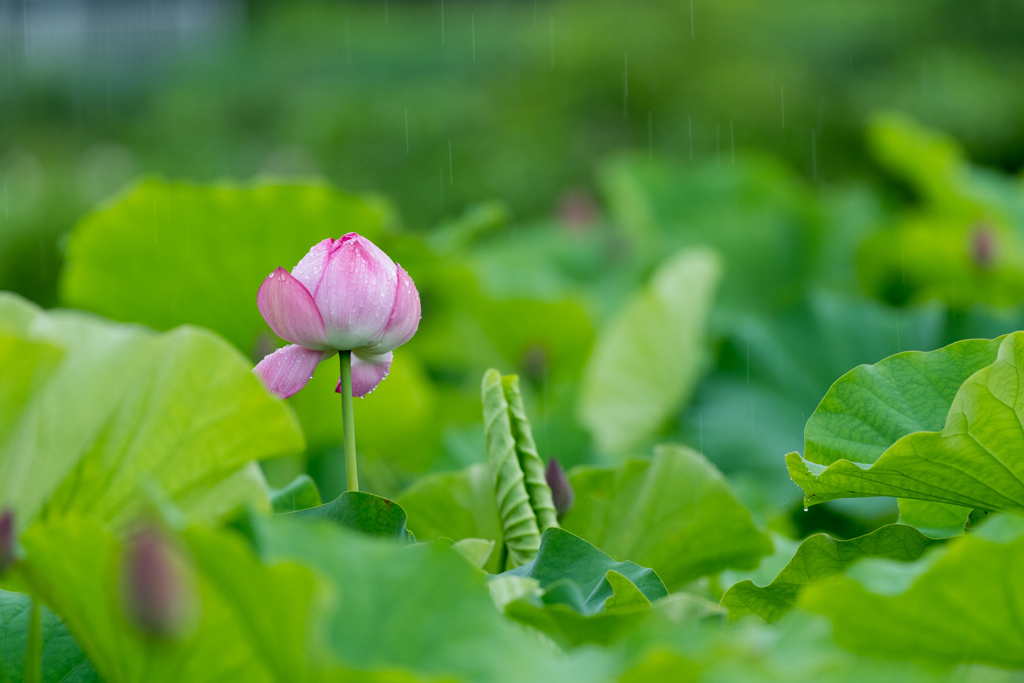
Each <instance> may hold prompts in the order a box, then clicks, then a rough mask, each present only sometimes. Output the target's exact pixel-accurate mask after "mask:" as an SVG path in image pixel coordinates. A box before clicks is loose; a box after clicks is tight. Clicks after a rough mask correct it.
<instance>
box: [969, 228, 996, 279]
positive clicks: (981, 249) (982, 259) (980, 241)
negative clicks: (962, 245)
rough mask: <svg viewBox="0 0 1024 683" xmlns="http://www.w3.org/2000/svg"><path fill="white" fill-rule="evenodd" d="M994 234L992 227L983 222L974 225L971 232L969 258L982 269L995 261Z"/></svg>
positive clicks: (990, 265)
mask: <svg viewBox="0 0 1024 683" xmlns="http://www.w3.org/2000/svg"><path fill="white" fill-rule="evenodd" d="M995 251H996V236H995V233H994V232H993V231H992V228H991V227H990V226H988V225H986V224H984V223H981V224H980V225H977V226H975V228H974V231H973V232H972V233H971V260H972V261H973V262H974V265H975V266H977V267H978V268H981V269H982V270H987V269H989V268H991V267H992V264H993V263H994V262H995V257H996V254H995Z"/></svg>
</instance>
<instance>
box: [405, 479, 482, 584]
mask: <svg viewBox="0 0 1024 683" xmlns="http://www.w3.org/2000/svg"><path fill="white" fill-rule="evenodd" d="M398 501H399V503H401V505H402V507H403V508H405V511H406V512H407V513H408V515H409V523H408V524H409V529H410V530H411V531H413V532H414V533H415V534H416V538H418V539H419V540H421V541H428V540H436V539H441V538H447V539H450V540H453V541H461V540H462V539H465V538H480V539H487V540H490V541H494V543H495V544H496V547H497V546H500V544H501V539H502V533H501V517H500V516H499V514H498V503H497V501H496V500H495V498H494V484H493V483H492V481H491V473H490V471H489V470H488V469H487V466H486V465H482V464H478V465H470V466H469V467H467V468H465V469H462V470H458V471H456V472H442V473H439V474H428V475H427V476H425V477H423V478H422V479H420V480H419V481H417V482H416V483H415V484H413V485H412V486H410V487H409V488H408V489H406V490H405V491H404V492H403V493H402V494H401V495H399V496H398ZM500 554H501V553H500V552H493V553H491V556H490V558H489V559H488V560H487V563H486V564H484V569H486V570H487V571H489V572H492V573H495V572H498V571H500V569H499V568H498V563H499V561H500V557H499V555H500Z"/></svg>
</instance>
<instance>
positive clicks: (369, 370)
mask: <svg viewBox="0 0 1024 683" xmlns="http://www.w3.org/2000/svg"><path fill="white" fill-rule="evenodd" d="M256 305H257V306H258V307H259V309H260V313H262V314H263V319H264V320H266V321H267V324H268V325H270V329H272V330H273V331H274V332H275V333H276V334H277V335H278V336H279V337H281V338H283V339H286V340H288V341H290V342H291V344H290V345H288V346H285V347H284V348H281V349H278V350H277V351H275V352H274V353H272V354H270V355H269V356H267V357H266V358H264V359H263V360H262V361H260V363H259V365H257V366H256V369H255V370H254V372H255V373H256V374H257V375H259V377H260V379H262V380H263V383H264V384H265V385H266V386H267V388H268V389H270V391H272V392H273V393H274V394H276V395H277V396H280V397H281V398H286V397H288V396H291V395H292V394H294V393H296V392H297V391H299V390H300V389H302V387H304V386H306V383H307V382H308V381H309V380H310V377H311V376H312V374H313V370H314V369H315V368H316V366H317V364H318V363H319V362H320V361H322V360H326V359H328V358H330V357H331V356H333V355H334V354H336V353H337V352H338V351H349V350H351V351H352V395H353V396H360V397H361V396H366V394H368V393H370V392H371V391H373V390H374V389H376V388H377V385H378V384H380V381H381V380H382V379H384V378H385V377H387V375H388V370H390V369H391V356H392V354H391V352H392V351H393V350H394V349H396V348H398V347H399V346H401V345H402V344H404V343H405V342H407V341H409V340H410V339H412V336H413V335H414V334H416V328H417V327H419V324H420V295H419V292H417V291H416V285H414V284H413V281H412V279H411V278H410V277H409V275H408V274H407V273H406V272H405V270H403V269H402V267H401V266H398V265H395V263H394V261H392V260H391V259H390V258H388V255H387V254H385V253H384V252H383V251H381V250H380V249H379V248H378V247H377V246H376V245H375V244H374V243H373V242H371V241H370V240H368V239H366V238H365V237H360V236H359V235H357V234H356V233H354V232H350V233H348V234H347V235H344V236H343V237H341V238H340V239H337V240H330V239H326V240H324V241H323V242H320V243H319V244H317V245H316V246H314V247H313V248H312V249H310V250H309V253H308V254H306V255H305V256H304V257H303V259H302V260H301V261H299V263H298V265H297V266H295V268H294V269H293V270H292V272H291V273H289V272H288V271H286V270H285V269H284V268H278V269H277V270H275V271H274V272H273V273H271V274H270V275H269V276H268V277H267V279H266V280H264V281H263V284H262V285H260V291H259V293H258V294H257V295H256ZM336 391H338V392H339V393H340V392H341V382H340V381H339V383H338V388H337V389H336Z"/></svg>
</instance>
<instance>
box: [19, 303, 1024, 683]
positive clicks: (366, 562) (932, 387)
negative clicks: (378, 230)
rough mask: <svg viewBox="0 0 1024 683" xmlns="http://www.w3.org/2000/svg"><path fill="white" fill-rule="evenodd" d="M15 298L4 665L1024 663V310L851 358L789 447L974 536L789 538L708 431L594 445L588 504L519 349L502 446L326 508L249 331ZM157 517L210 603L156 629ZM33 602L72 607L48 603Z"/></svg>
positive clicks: (272, 669)
mask: <svg viewBox="0 0 1024 683" xmlns="http://www.w3.org/2000/svg"><path fill="white" fill-rule="evenodd" d="M0 307H2V312H3V316H0V320H3V321H4V326H3V328H2V333H3V334H2V337H0V339H2V343H0V352H2V354H3V356H4V359H5V367H10V368H13V367H17V368H18V370H17V372H15V373H6V374H5V379H4V384H3V387H4V392H3V400H4V405H5V408H6V409H5V412H4V416H5V418H4V421H3V422H2V423H0V426H2V431H0V437H2V440H0V467H2V468H3V470H2V471H3V473H4V482H5V485H8V482H12V483H13V484H15V485H14V486H12V488H5V491H4V500H5V502H6V503H7V504H8V505H9V506H10V507H11V508H12V509H13V510H14V515H15V520H16V521H17V524H18V525H19V528H20V529H21V530H23V531H22V533H20V534H18V536H19V537H20V540H19V547H18V549H17V559H16V561H15V564H14V567H13V570H12V571H10V572H9V573H8V574H7V575H6V576H5V577H4V579H3V580H4V588H5V590H2V591H0V614H2V615H3V620H2V622H0V629H2V636H3V642H4V643H5V649H4V650H3V653H2V655H0V672H2V675H3V677H4V680H11V681H16V680H22V679H23V677H26V676H29V673H28V672H29V669H30V662H32V661H33V660H32V657H33V656H38V657H41V666H40V668H39V672H38V676H39V678H37V679H36V680H42V681H57V680H65V681H67V680H73V681H82V682H87V681H99V680H103V681H108V682H110V683H114V682H116V681H134V680H140V679H145V680H157V681H159V680H169V681H170V680H182V679H183V678H184V679H187V680H197V681H207V680H209V681H232V680H239V681H241V680H246V681H251V680H257V681H317V680H361V681H362V680H374V681H377V680H379V681H418V680H431V679H436V678H437V677H441V678H446V679H450V680H465V681H479V680H493V681H504V680H508V681H514V680H515V681H518V680H525V679H529V678H535V679H539V680H557V679H560V678H561V679H566V678H568V679H582V678H586V679H587V680H595V681H612V680H622V681H631V680H647V679H649V678H650V677H652V676H653V677H655V678H657V679H668V678H673V679H677V678H680V677H683V678H684V679H686V680H696V679H702V680H703V679H705V678H708V679H716V678H720V677H723V676H724V677H727V678H729V680H748V679H749V680H774V679H776V678H778V679H779V680H783V679H787V678H790V677H791V676H792V675H794V672H796V673H799V674H802V675H814V676H828V677H835V676H836V675H837V674H838V673H839V672H841V673H842V675H843V676H845V677H846V679H848V680H863V679H864V678H865V677H879V676H881V677H887V678H894V677H896V676H900V677H910V678H911V680H921V681H930V680H965V681H968V680H998V677H999V676H1001V675H1002V674H1000V667H1007V668H1020V667H1024V659H1022V658H1021V652H1024V631H1021V630H1020V628H1019V616H1020V609H1021V607H1022V606H1021V605H1020V603H1019V595H1020V593H1021V590H1022V586H1020V585H1018V583H1019V579H1018V577H1017V575H1016V574H1015V573H1014V572H1013V571H1012V568H1013V567H1015V566H1017V565H1018V564H1019V563H1020V561H1021V557H1020V555H1021V553H1022V552H1024V522H1022V521H1021V520H1020V518H1019V517H1016V516H1007V515H996V516H994V517H992V518H991V519H985V520H983V516H984V515H983V513H986V514H987V513H989V512H997V511H1005V512H1009V513H1014V514H1016V513H1019V512H1020V510H1021V509H1024V495H1022V492H1021V490H1020V478H1021V475H1022V472H1021V467H1022V465H1021V461H1020V456H1019V454H1020V453H1021V452H1022V450H1024V449H1022V448H1021V446H1022V444H1021V443H1020V439H1021V437H1020V424H1021V422H1022V420H1024V416H1022V415H1020V413H1018V412H1015V411H1016V410H1017V408H1014V406H1017V405H1024V396H1022V393H1024V377H1021V375H1020V372H1021V371H1019V370H1018V368H1021V367H1024V333H1014V334H1011V335H1007V336H1005V337H1003V338H1000V339H996V340H992V341H973V340H972V341H966V342H958V343H955V344H953V345H951V346H948V347H945V348H943V349H940V350H938V351H933V352H928V353H922V352H907V353H901V354H897V355H895V356H892V357H890V358H887V359H884V360H883V361H881V362H879V363H878V364H876V365H873V366H861V367H859V368H857V369H855V370H853V371H851V372H850V373H848V374H847V375H846V376H844V377H843V378H842V379H841V380H840V381H838V382H837V383H836V384H835V385H834V386H833V388H832V389H831V390H830V391H829V393H828V394H827V395H826V397H825V399H824V400H823V401H822V404H821V406H820V407H819V409H818V410H817V411H816V412H815V414H814V415H813V416H812V417H811V419H810V420H809V421H808V425H807V430H806V434H807V445H806V449H805V456H806V457H807V458H808V459H813V461H830V462H831V463H832V464H831V465H830V466H828V467H827V468H825V469H824V470H823V471H822V472H821V473H820V474H819V475H814V474H811V473H810V467H811V465H810V464H808V463H807V462H806V461H804V460H803V459H802V458H801V457H800V456H799V455H797V454H792V455H791V456H790V457H789V462H790V467H791V473H792V474H793V476H794V479H795V480H796V481H797V482H798V483H800V484H801V485H802V486H803V487H804V490H805V493H806V496H807V501H808V503H809V504H811V503H817V502H820V501H821V500H822V499H825V498H828V497H837V496H840V495H880V494H882V495H884V494H891V493H893V492H894V490H895V489H898V491H899V492H900V494H901V495H907V496H912V497H913V498H914V499H915V500H918V501H922V502H924V503H927V504H928V505H929V506H931V507H921V506H919V507H917V508H915V509H914V510H913V516H914V518H915V519H916V520H917V521H915V524H917V525H918V526H923V527H928V526H931V527H935V526H938V525H939V523H940V522H941V520H948V519H949V518H950V513H956V512H957V511H958V510H959V515H960V517H959V519H960V528H959V534H960V535H959V536H955V537H946V538H942V539H935V538H930V537H929V536H926V535H924V534H922V533H921V531H919V530H918V529H917V528H915V526H912V525H909V524H895V525H888V526H883V527H881V528H879V529H877V530H875V531H873V532H871V533H870V534H868V535H866V536H863V537H860V538H856V539H852V540H839V539H835V538H832V537H829V536H827V535H824V534H819V535H814V536H811V537H810V538H808V539H806V540H805V541H804V542H803V543H801V544H800V545H799V547H792V545H793V544H787V543H777V544H776V545H777V550H775V551H773V543H772V540H771V539H770V538H769V536H768V535H766V534H765V533H764V532H763V531H761V530H760V529H758V527H757V526H756V525H755V524H754V522H753V520H752V518H751V516H750V513H749V512H748V511H747V510H746V509H744V507H743V506H742V505H741V504H740V503H739V502H738V500H737V499H736V497H735V496H734V494H733V493H732V491H731V490H730V487H729V485H728V484H727V482H726V481H725V479H724V478H723V477H722V475H721V474H720V473H719V472H718V471H717V470H716V469H715V468H714V466H713V465H711V464H710V463H709V462H708V461H707V460H706V459H705V458H704V457H703V456H701V455H700V454H699V453H696V452H694V451H692V450H689V449H686V448H684V447H680V446H670V445H665V446H661V447H659V448H658V449H656V452H655V454H654V458H653V459H652V460H649V461H645V460H629V461H626V462H624V463H622V464H620V465H616V466H610V467H593V466H590V467H578V468H575V469H574V470H572V471H571V472H570V473H569V477H568V480H569V482H570V483H571V485H572V487H573V489H574V490H575V493H576V498H577V501H578V503H577V505H576V507H575V508H573V509H572V510H571V511H569V512H568V514H566V515H565V517H564V518H563V520H562V522H561V524H559V523H558V522H557V521H555V514H554V508H553V506H552V504H551V492H550V490H549V489H548V487H547V484H545V483H544V480H543V478H538V477H539V476H540V477H542V476H543V475H542V474H541V473H540V470H539V467H540V465H541V461H540V459H539V457H538V456H537V453H536V446H535V444H534V441H533V438H532V436H531V426H530V423H529V419H528V418H527V416H526V414H525V412H524V410H523V400H522V395H521V393H520V391H519V388H518V383H517V381H516V379H515V378H514V377H505V378H502V377H500V375H498V374H497V373H495V372H490V373H488V374H487V375H485V378H484V383H483V395H482V397H483V415H484V419H485V421H486V423H487V430H488V440H487V453H488V463H487V465H483V464H480V465H475V466H472V467H470V468H467V469H464V470H461V471H458V472H454V473H448V474H438V475H431V476H428V477H425V478H423V479H422V480H421V481H419V482H418V483H417V484H416V485H415V486H414V487H413V488H412V489H410V490H409V491H408V492H407V493H406V494H404V495H403V496H402V497H401V503H402V506H403V507H400V506H399V505H398V503H396V502H393V501H391V500H388V499H385V498H380V497H378V496H373V495H371V494H365V493H346V494H343V495H342V496H340V497H339V498H338V499H336V500H334V501H331V502H329V503H327V504H324V505H315V503H317V502H319V496H318V494H317V493H316V490H315V487H311V486H310V484H309V480H308V478H306V479H300V480H299V481H297V482H295V483H294V485H293V486H291V487H289V488H288V489H285V490H282V491H276V492H272V491H270V490H269V489H268V487H267V486H266V484H265V482H264V481H263V479H262V477H261V476H260V475H259V470H258V469H253V468H252V466H251V461H248V460H246V459H245V458H244V457H239V454H240V453H244V454H248V455H252V456H255V457H257V458H269V457H273V456H277V455H280V453H282V452H288V451H290V450H294V449H296V448H300V447H301V445H302V441H301V434H300V432H299V430H298V428H297V423H296V421H295V420H294V418H293V417H292V414H291V411H290V410H289V409H288V407H287V406H286V404H284V403H282V402H279V401H277V400H275V399H273V398H272V397H270V396H269V395H268V394H267V393H266V392H265V391H264V390H263V389H262V388H261V387H260V386H259V384H258V382H257V381H256V379H255V378H254V376H253V375H252V374H251V373H250V372H249V370H248V365H247V363H246V362H245V361H244V360H243V358H242V357H241V356H240V355H239V354H238V353H237V352H235V351H233V350H232V349H231V348H230V346H229V345H228V344H226V343H225V342H224V341H223V340H221V339H219V338H218V337H216V336H215V335H212V334H210V333H207V332H203V331H201V330H198V329H189V328H179V329H177V330H175V331H172V332H169V333H165V334H155V333H153V332H150V331H148V330H146V329H144V328H140V327H136V326H132V325H124V324H116V323H110V322H106V321H103V320H100V319H97V318H95V317H93V316H91V315H88V314H83V313H76V312H70V311H69V312H54V313H44V312H42V311H40V310H39V309H38V308H36V307H34V306H32V305H30V304H28V303H26V302H24V301H23V300H21V299H18V298H17V297H12V296H6V297H5V298H3V299H2V300H0ZM157 352H159V353H158V354H157ZM156 357H159V358H160V360H161V363H156V362H154V358H156ZM15 360H17V361H18V363H17V365H15V363H14V361H15ZM115 362H116V363H117V364H119V365H117V367H116V369H115V367H113V366H111V363H115ZM211 366H213V367H215V368H216V372H213V373H211V372H210V371H209V368H210V367H211ZM103 373H110V374H119V375H121V379H120V381H116V380H112V379H110V378H105V377H103V376H102V375H103ZM865 397H870V398H869V400H868V401H865ZM69 399H74V400H69ZM214 405H215V406H217V409H216V410H215V409H214V408H213V407H212V406H214ZM943 412H946V413H947V415H946V417H945V418H944V419H945V427H942V428H941V430H940V431H929V429H931V428H934V427H936V426H941V425H937V422H942V419H943V418H942V416H941V413H943ZM55 424H60V425H61V427H60V428H55V427H54V425H55ZM968 424H970V425H971V428H970V431H969V432H967V431H965V428H966V425H968ZM965 435H967V436H969V437H970V439H971V443H973V444H975V445H976V448H975V449H973V450H972V449H971V448H970V447H967V446H965V441H964V436H965ZM872 455H873V456H874V457H875V460H876V462H875V464H874V465H872V466H870V467H868V466H864V465H861V466H858V465H856V464H855V463H857V462H865V461H868V460H870V459H871V457H872ZM60 456H64V459H63V460H61V459H60ZM898 458H904V459H906V460H908V464H906V465H904V466H903V467H902V468H900V469H899V470H898V471H893V467H892V466H891V465H892V462H893V461H894V460H896V459H898ZM914 458H917V460H913V459H914ZM994 463H998V464H999V466H998V467H996V466H994ZM818 464H819V465H822V466H823V465H824V463H823V462H818ZM44 465H45V466H44ZM954 470H955V471H956V472H957V473H958V475H962V476H950V472H951V471H954ZM301 501H305V503H304V504H303V503H302V502H301ZM950 503H959V504H961V505H970V506H972V507H973V512H972V511H971V510H970V509H968V508H965V507H960V508H955V509H953V508H951V507H950V505H949V504H950ZM305 505H313V506H312V507H305ZM240 506H241V507H240ZM403 508H404V509H403ZM271 509H276V510H278V511H279V512H280V511H287V510H295V511H293V512H284V513H283V514H277V515H273V516H271V515H269V512H270V510H271ZM968 513H971V514H970V518H969V519H968ZM407 514H408V517H407ZM909 516H911V515H908V517H909ZM953 516H955V514H954V515H953ZM140 520H141V522H140ZM921 520H926V521H927V523H926V524H925V523H922V522H921ZM982 522H983V523H982ZM140 523H145V524H148V525H150V526H156V527H158V528H159V529H160V531H159V534H160V536H161V538H163V539H164V543H166V546H167V552H168V553H169V555H170V556H172V557H173V558H174V566H175V571H176V572H177V579H178V581H179V582H180V590H179V595H180V598H181V600H182V602H184V603H186V607H187V608H183V609H182V610H181V613H182V614H183V615H184V616H183V617H182V619H181V623H180V624H178V626H177V627H176V629H175V630H174V631H173V633H171V634H154V633H152V632H151V631H147V630H146V629H145V628H141V627H140V626H142V625H140V623H139V621H138V618H137V617H136V618H133V611H132V609H131V608H130V597H131V596H130V595H128V596H126V585H127V584H126V579H128V578H130V576H129V575H130V573H131V572H132V571H133V568H132V566H131V564H130V561H129V559H128V558H129V557H130V555H131V546H132V543H133V541H132V538H133V528H137V525H138V524H140ZM978 524H981V526H980V528H978V529H977V530H975V529H974V527H976V526H977V525H978ZM407 525H408V526H409V528H410V530H407V529H406V526H407ZM965 526H967V527H969V528H970V533H968V534H966V535H965V534H964V531H963V530H964V527H965ZM524 529H527V531H524ZM412 532H415V534H416V535H415V537H414V536H413V535H412ZM538 532H542V533H538ZM416 539H418V540H419V542H417V541H416ZM534 541H538V542H534ZM493 548H496V549H500V550H501V552H500V559H499V560H498V565H497V566H495V565H494V562H493V557H491V556H492V555H493V553H491V550H492V549H493ZM599 548H600V549H599ZM602 549H603V550H602ZM613 558H628V559H625V560H616V559H613ZM783 564H784V565H785V566H783V567H782V568H781V569H780V570H778V571H777V575H776V576H775V577H774V579H772V580H771V581H770V583H767V585H764V586H763V587H760V586H759V585H758V582H763V581H762V577H763V576H765V575H768V576H770V575H771V574H772V573H775V572H774V571H773V567H774V568H776V569H777V568H778V567H779V566H781V565H783ZM502 565H509V566H511V567H512V568H511V569H507V570H505V568H504V567H503V566H502ZM481 566H482V567H484V569H485V570H490V572H489V571H482V570H481V569H479V568H478V567H481ZM503 570H504V571H503ZM993 576H1002V577H1005V580H1001V581H992V580H991V577H993ZM748 577H749V578H748ZM707 578H710V579H712V580H711V582H710V583H708V582H706V581H705V579H707ZM965 583H966V584H967V585H969V586H971V592H970V595H965V593H964V592H963V585H964V584H965ZM726 584H728V589H727V590H725V591H724V595H723V594H722V589H723V588H725V587H726ZM32 601H39V602H42V603H44V604H45V605H46V609H45V610H43V611H42V612H41V614H40V617H39V618H38V620H33V618H32V617H31V616H30V614H31V613H32V609H31V603H32ZM716 603H720V604H716ZM753 615H757V616H756V617H755V616H753ZM34 621H35V623H33V622H34ZM771 622H779V626H770V625H768V623H771ZM822 622H824V623H826V624H827V623H831V624H832V629H833V630H834V634H835V640H834V641H833V640H832V637H831V636H829V635H828V634H829V632H830V629H828V628H822ZM515 623H518V624H521V625H525V626H527V627H529V628H528V629H526V630H522V629H520V628H516V626H515ZM35 629H38V630H37V631H34V630H35ZM34 632H35V633H37V634H38V635H36V636H33V633H34ZM540 634H543V635H545V636H547V637H548V638H550V640H551V641H553V642H554V643H556V644H557V646H558V649H557V650H553V649H552V648H551V647H550V645H548V644H545V642H544V641H543V640H542V639H541V638H540ZM33 637H36V638H37V639H39V640H41V642H42V643H44V644H45V646H44V647H42V648H35V649H33V648H32V647H31V646H29V642H30V641H31V639H32V638H33ZM587 645H589V646H591V647H583V646H587ZM595 645H596V646H602V647H600V648H599V649H595V648H594V647H592V646H595ZM840 646H841V647H842V648H844V649H840ZM794 652H800V653H801V655H802V656H801V657H800V658H798V661H797V662H796V663H794V662H793V661H790V659H789V657H791V656H792V653H794ZM880 655H881V656H882V657H883V659H877V657H879V656H880ZM884 658H888V659H884ZM923 664H927V666H922V665H923ZM936 667H938V668H936ZM32 675H35V674H32Z"/></svg>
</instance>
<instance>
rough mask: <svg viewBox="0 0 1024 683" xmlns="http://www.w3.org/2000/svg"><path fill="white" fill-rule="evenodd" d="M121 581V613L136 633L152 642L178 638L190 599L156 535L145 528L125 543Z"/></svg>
mask: <svg viewBox="0 0 1024 683" xmlns="http://www.w3.org/2000/svg"><path fill="white" fill-rule="evenodd" d="M122 580H123V595H124V604H125V610H126V612H127V614H128V617H129V618H130V619H131V621H132V623H134V624H135V625H136V626H137V627H138V628H139V630H140V631H142V632H143V633H144V634H146V635H148V636H151V637H154V638H165V639H167V638H174V637H177V636H180V635H182V632H183V630H184V629H185V627H186V625H187V622H188V615H189V613H190V611H191V604H190V601H191V599H192V595H191V592H190V591H189V590H188V588H189V587H188V584H187V582H186V577H185V576H184V575H183V567H182V566H180V563H179V562H175V557H174V555H173V554H172V552H171V550H170V548H169V547H168V544H167V543H166V542H165V540H164V538H163V537H162V535H161V534H160V532H159V531H157V530H156V529H154V528H151V527H146V528H143V529H141V530H139V531H137V532H136V533H135V534H134V535H133V536H132V537H131V538H130V539H129V540H128V543H127V548H126V549H125V557H124V565H123V567H122Z"/></svg>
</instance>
